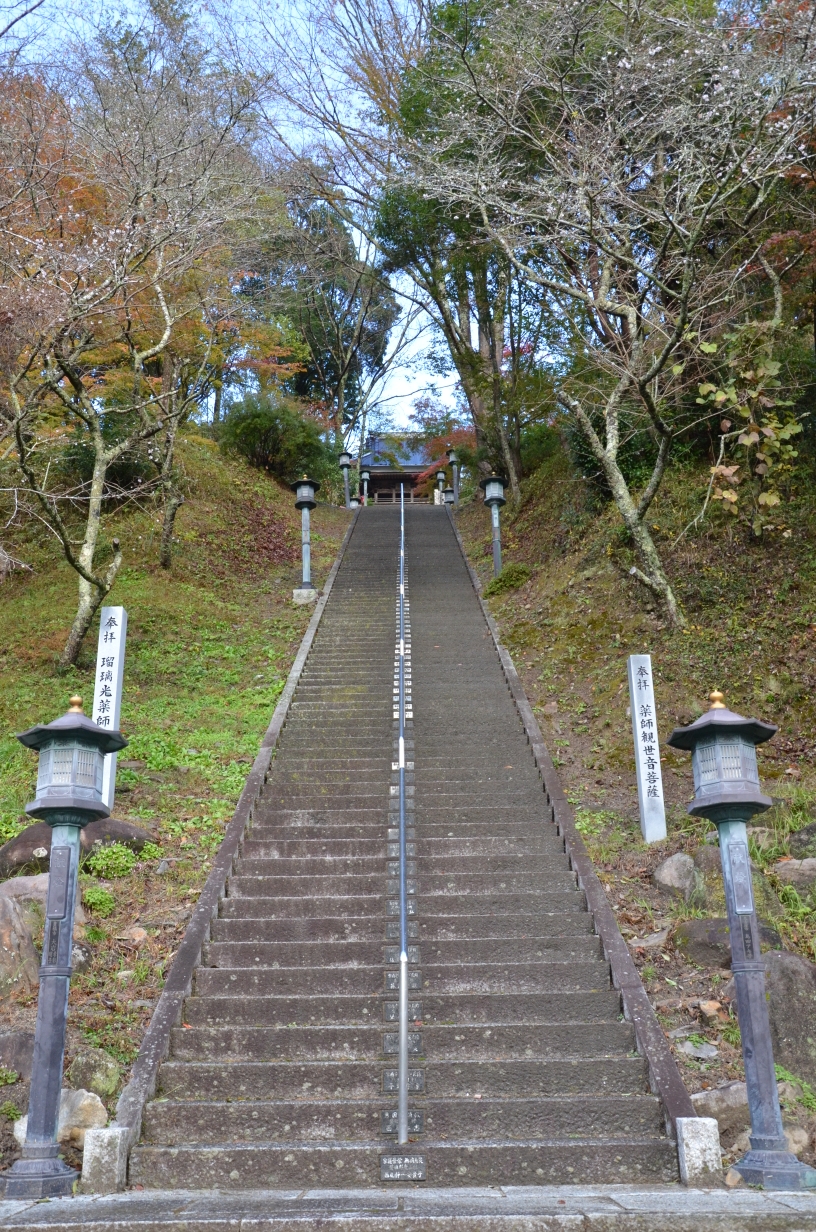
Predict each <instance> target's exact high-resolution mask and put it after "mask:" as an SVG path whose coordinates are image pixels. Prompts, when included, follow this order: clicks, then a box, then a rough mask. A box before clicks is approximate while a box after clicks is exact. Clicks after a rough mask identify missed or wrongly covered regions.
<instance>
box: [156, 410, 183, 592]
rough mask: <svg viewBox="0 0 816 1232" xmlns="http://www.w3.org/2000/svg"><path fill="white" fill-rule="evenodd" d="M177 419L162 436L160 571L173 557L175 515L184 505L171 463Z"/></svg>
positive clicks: (173, 457)
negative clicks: (162, 511)
mask: <svg viewBox="0 0 816 1232" xmlns="http://www.w3.org/2000/svg"><path fill="white" fill-rule="evenodd" d="M177 431H178V419H177V417H176V416H173V418H172V419H171V420H170V422H169V424H168V426H167V431H166V432H165V436H164V457H163V458H162V470H161V486H162V493H163V495H164V518H163V521H162V533H161V547H160V549H159V564H160V565H161V567H162V569H169V568H170V565H171V562H172V557H173V528H174V526H175V524H176V514H177V513H178V511H179V509H180V508H181V506H182V505H183V504H184V497H183V496H182V495H181V493H180V492H179V490H178V488H177V487H176V484H175V482H174V478H173V463H174V461H175V450H176V432H177Z"/></svg>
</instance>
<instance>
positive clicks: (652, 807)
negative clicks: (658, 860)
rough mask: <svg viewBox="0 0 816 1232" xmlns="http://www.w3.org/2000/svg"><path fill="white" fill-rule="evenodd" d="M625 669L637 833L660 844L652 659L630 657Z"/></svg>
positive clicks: (662, 828)
mask: <svg viewBox="0 0 816 1232" xmlns="http://www.w3.org/2000/svg"><path fill="white" fill-rule="evenodd" d="M628 666H629V701H630V705H631V708H632V734H633V736H634V739H635V766H636V768H637V786H638V802H639V804H640V829H641V832H642V834H643V838H644V841H645V842H647V843H659V842H660V840H661V839H662V838H665V837H666V808H665V804H664V802H663V775H662V773H661V770H660V745H659V743H658V737H657V707H656V706H655V698H654V686H653V683H652V657H651V655H630V656H629V665H628Z"/></svg>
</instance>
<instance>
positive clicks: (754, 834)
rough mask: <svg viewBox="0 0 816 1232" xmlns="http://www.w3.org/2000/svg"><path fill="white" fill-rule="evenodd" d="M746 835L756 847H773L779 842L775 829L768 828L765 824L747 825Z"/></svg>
mask: <svg viewBox="0 0 816 1232" xmlns="http://www.w3.org/2000/svg"><path fill="white" fill-rule="evenodd" d="M747 829H748V837H749V838H752V839H753V840H754V842H755V843H756V845H757V847H760V848H762V847H775V846H776V844H777V843H778V842H779V839H778V837H777V833H776V830H769V829H768V828H767V826H748V827H747Z"/></svg>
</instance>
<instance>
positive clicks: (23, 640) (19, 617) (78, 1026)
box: [0, 435, 348, 1165]
mask: <svg viewBox="0 0 816 1232" xmlns="http://www.w3.org/2000/svg"><path fill="white" fill-rule="evenodd" d="M180 461H181V463H182V465H183V467H184V470H185V471H186V473H187V476H188V483H189V495H188V497H187V501H186V503H185V504H184V506H183V507H182V509H181V511H180V513H179V516H178V520H177V536H178V542H177V543H176V545H175V553H174V560H173V566H172V568H171V570H170V571H169V573H168V572H166V571H165V570H162V569H160V568H159V566H158V533H159V529H160V527H159V519H158V514H157V512H156V511H155V510H154V509H153V508H152V507H151V506H150V505H148V504H146V505H145V507H144V508H138V507H137V505H136V504H130V505H128V506H126V507H125V508H123V509H121V510H120V511H119V513H118V514H117V515H116V516H115V517H114V518H112V519H111V522H110V524H109V525H108V527H107V528H106V530H107V532H108V533H110V534H118V536H119V538H120V539H121V541H122V546H123V550H124V556H125V563H124V565H123V567H122V570H121V573H120V575H119V577H118V579H117V581H116V584H115V587H114V590H113V592H112V593H111V595H110V599H109V602H112V603H118V604H123V605H124V606H125V607H126V608H127V611H128V616H129V629H128V643H127V652H126V663H125V684H124V698H123V705H122V727H123V730H124V731H125V732H126V733H127V735H128V737H129V740H130V745H129V747H128V749H127V750H126V751H125V753H124V754H123V760H122V761H120V767H121V768H120V771H119V774H118V780H117V801H116V806H115V809H114V816H115V817H117V818H120V819H123V820H127V821H131V822H134V823H136V824H138V825H140V826H142V827H144V828H146V829H147V830H149V831H150V832H151V834H152V836H153V838H154V842H155V844H156V848H157V850H155V849H154V850H151V856H152V858H151V859H143V858H138V859H135V861H134V857H133V856H132V855H131V853H130V852H128V851H123V849H122V848H121V847H119V848H109V849H108V851H109V852H111V853H115V854H113V855H112V856H111V858H110V859H108V860H107V861H105V860H101V861H100V862H99V864H98V867H97V870H96V875H95V876H94V875H93V874H91V873H90V871H88V869H87V866H86V872H85V874H84V875H83V897H84V901H85V909H86V915H87V917H88V924H87V927H86V938H85V940H86V943H87V945H88V947H89V949H90V951H91V961H90V966H89V968H88V970H87V971H85V972H84V973H83V974H80V975H76V976H75V977H74V979H73V980H72V985H71V1012H70V1015H69V1041H68V1063H69V1064H70V1061H71V1057H72V1055H73V1053H74V1052H75V1050H76V1049H77V1048H78V1047H79V1046H80V1045H81V1044H83V1043H86V1044H87V1043H91V1044H95V1045H98V1046H100V1047H103V1048H105V1049H106V1050H107V1051H108V1052H109V1053H111V1054H112V1055H113V1056H114V1057H116V1058H117V1060H118V1061H119V1062H120V1063H121V1065H122V1067H123V1070H124V1071H126V1069H127V1066H128V1064H129V1063H130V1062H131V1061H132V1059H133V1058H134V1056H135V1055H136V1051H137V1049H138V1045H139V1041H140V1039H141V1036H142V1034H143V1032H144V1030H145V1028H146V1026H147V1023H148V1021H149V1019H150V1015H151V1012H152V1008H153V1005H154V1003H155V1000H156V997H157V996H158V993H159V991H160V989H161V984H162V976H163V973H164V971H165V970H166V968H167V966H168V963H169V961H170V960H171V958H172V955H173V953H174V950H175V948H176V946H177V944H178V942H179V941H180V939H181V936H182V934H183V931H184V926H185V922H186V920H187V918H188V917H189V915H190V912H191V908H192V904H193V903H194V901H195V898H196V896H197V893H198V890H199V888H200V887H201V885H202V884H203V882H204V880H205V879H206V877H207V874H208V872H209V866H210V858H211V856H212V853H213V851H214V850H215V849H216V848H217V846H218V844H219V842H220V838H221V834H222V832H223V829H224V825H225V823H226V821H227V819H228V818H229V817H230V815H231V813H232V810H233V808H234V805H235V802H236V800H237V798H238V796H239V794H240V791H241V788H242V786H243V781H244V778H245V776H246V773H247V770H248V768H249V766H250V764H251V763H252V761H253V760H254V757H255V753H256V752H257V748H258V745H259V743H260V740H261V737H262V735H263V732H264V731H265V729H266V727H267V725H268V723H269V719H270V717H271V714H272V711H273V710H274V707H275V702H276V700H277V697H278V695H279V694H280V692H281V689H282V688H283V685H284V682H285V680H286V676H287V673H288V671H289V667H290V666H291V663H292V660H293V658H294V655H295V652H296V649H297V646H298V644H299V642H300V639H301V637H302V634H303V630H304V629H305V627H306V624H307V623H308V620H309V616H310V614H311V610H312V609H305V608H302V607H294V606H293V604H292V602H291V590H292V586H293V584H295V583H296V582H297V581H298V580H299V576H300V575H299V555H300V515H299V514H298V513H297V512H296V510H295V509H294V507H293V496H292V493H291V492H290V491H289V490H288V489H287V488H284V487H282V486H280V485H278V484H276V483H274V482H272V481H271V480H270V479H269V478H268V477H267V476H266V475H265V474H264V473H263V472H259V471H257V470H251V469H249V468H248V467H247V466H246V465H244V464H243V463H241V462H231V461H227V460H225V459H224V458H223V457H222V456H221V455H220V454H219V452H218V450H217V447H216V446H215V444H214V442H213V441H211V440H209V439H206V438H205V437H200V436H196V435H188V436H186V437H185V438H183V439H182V441H181V446H180ZM347 525H348V514H347V513H346V511H345V510H344V509H338V508H334V507H330V506H326V505H321V506H318V508H317V510H316V511H315V513H314V515H313V533H312V551H313V576H314V578H315V581H316V584H317V585H318V586H319V585H320V584H321V582H322V580H323V579H324V578H325V576H326V574H327V572H328V569H329V568H330V566H331V563H332V562H333V560H334V558H335V556H336V553H337V548H338V546H339V543H340V541H341V539H342V536H343V534H344V533H345V530H346V527H347ZM4 543H5V544H6V546H7V548H8V549H9V550H10V551H12V552H13V554H14V555H15V556H17V557H18V558H19V559H21V560H23V561H25V562H26V563H28V564H30V565H31V566H32V570H33V571H32V572H30V573H29V572H22V571H19V572H15V573H14V574H12V575H11V577H10V578H9V579H8V580H7V581H6V582H5V583H4V585H2V586H0V625H1V626H2V628H3V630H4V633H3V639H2V645H1V646H0V722H1V723H2V727H0V731H2V737H0V818H1V820H2V830H1V831H0V834H1V835H2V841H3V842H5V841H6V840H7V839H9V838H10V837H12V836H13V835H14V834H16V833H17V832H18V831H19V830H20V829H21V828H22V827H23V826H24V825H25V824H26V819H25V816H24V814H23V811H22V810H23V807H24V805H25V803H26V802H27V801H28V800H30V799H31V798H32V796H33V789H34V783H35V778H36V759H35V757H34V756H32V754H30V753H29V752H28V751H26V750H25V749H23V748H22V746H21V745H19V744H18V742H17V741H16V740H15V738H14V734H13V733H14V732H18V731H22V730H23V729H24V728H26V727H29V726H31V725H32V724H34V723H37V722H49V721H50V720H51V719H54V718H56V717H57V716H58V715H60V714H61V713H64V711H65V710H66V709H67V703H68V697H69V695H70V694H71V693H73V692H75V691H77V692H79V693H81V694H82V695H83V697H84V698H85V705H86V710H89V709H90V704H91V700H92V697H93V668H94V664H95V659H96V636H97V629H96V627H95V628H94V629H93V630H92V631H91V634H89V636H88V638H87V640H86V645H85V647H84V650H83V653H82V656H81V661H80V665H79V667H78V668H77V669H75V670H71V671H69V672H67V673H64V672H59V671H58V670H57V667H56V660H57V657H58V654H59V651H60V650H61V649H62V646H63V644H64V642H65V638H66V636H67V633H68V629H69V627H70V622H71V619H72V617H73V613H74V608H75V603H76V579H75V575H74V574H73V572H72V571H71V570H70V569H69V568H68V567H67V565H66V564H65V563H64V561H63V560H62V558H61V556H60V553H59V551H58V545H56V543H55V541H52V542H48V541H44V537H43V536H42V535H41V533H40V532H39V529H38V528H37V527H36V526H35V525H32V524H28V526H24V527H23V528H22V529H21V530H19V531H18V532H17V537H16V539H15V540H10V539H9V537H8V533H7V534H6V535H5V536H4ZM160 866H162V875H161V876H157V871H158V869H159V867H160ZM165 870H166V871H165ZM33 871H36V870H33ZM100 887H101V888H104V889H107V891H108V892H109V894H110V895H111V896H112V898H111V901H110V902H109V903H106V902H105V899H104V896H102V897H101V898H100V896H99V895H98V893H97V896H96V898H94V895H93V893H90V894H89V890H92V888H95V889H96V890H97V891H98V890H99V889H100ZM94 903H95V904H96V906H95V907H94V908H92V907H91V904H94ZM108 908H111V909H110V911H109V913H108ZM133 925H139V926H143V927H144V928H145V930H146V932H147V939H146V940H144V941H142V942H141V943H134V941H133V940H129V939H128V938H127V937H126V936H125V935H124V934H125V931H126V930H127V929H129V928H131V926H133ZM35 1011H36V988H33V989H31V990H30V992H28V993H22V994H21V993H18V994H14V995H12V997H11V999H10V1000H7V1001H6V1003H5V1004H4V1005H3V1012H2V1018H3V1024H4V1027H5V1028H6V1029H8V1028H9V1027H12V1028H20V1027H25V1028H31V1027H33V1021H34V1015H35ZM18 1087H19V1084H18V1086H17V1087H15V1088H14V1091H13V1094H14V1097H15V1101H16V1102H17V1103H18V1104H19V1105H20V1106H21V1107H23V1106H24V1105H23V1104H22V1102H21V1101H22V1099H23V1097H24V1093H21V1092H20V1091H19V1089H18ZM113 1102H115V1101H113ZM111 1106H112V1105H111ZM4 1145H5V1146H6V1147H8V1145H9V1144H8V1142H6V1143H5V1144H4ZM2 1162H3V1164H4V1165H7V1164H8V1163H9V1162H10V1157H9V1155H8V1152H7V1151H6V1154H5V1156H4V1158H3V1161H2Z"/></svg>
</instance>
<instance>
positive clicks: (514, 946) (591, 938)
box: [204, 933, 602, 969]
mask: <svg viewBox="0 0 816 1232" xmlns="http://www.w3.org/2000/svg"><path fill="white" fill-rule="evenodd" d="M601 955H602V950H601V942H600V938H599V937H596V936H595V935H594V934H593V933H584V934H578V935H574V936H569V935H568V936H565V937H539V938H536V939H535V940H528V941H526V942H525V943H523V944H522V943H520V942H519V940H518V939H516V938H508V939H504V938H501V939H499V940H495V941H494V940H486V939H485V938H482V937H479V938H476V939H475V940H472V941H464V940H454V941H450V940H444V941H434V942H431V943H430V944H429V946H426V947H423V949H422V959H424V963H425V965H427V964H428V963H432V964H438V965H446V966H451V967H456V966H458V965H459V964H460V963H475V962H478V963H482V964H484V963H512V962H517V961H518V960H519V958H520V957H521V956H523V957H524V958H526V959H527V960H528V961H531V960H532V961H535V960H536V959H544V960H548V961H551V962H553V961H559V962H566V961H571V960H572V959H577V960H579V961H581V960H584V961H585V960H587V959H591V958H600V957H601ZM386 961H387V960H386V957H385V955H384V944H383V942H380V943H377V942H371V941H353V940H351V941H350V940H342V941H275V940H270V941H210V942H208V943H207V945H206V946H205V949H204V962H205V963H206V964H207V965H208V966H212V967H222V968H225V967H236V968H247V969H249V968H254V967H255V966H261V967H274V966H279V967H316V966H319V965H322V966H332V967H335V968H345V967H367V966H376V965H377V963H384V962H386Z"/></svg>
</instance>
